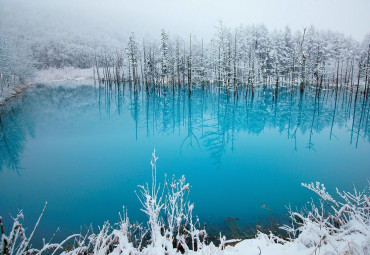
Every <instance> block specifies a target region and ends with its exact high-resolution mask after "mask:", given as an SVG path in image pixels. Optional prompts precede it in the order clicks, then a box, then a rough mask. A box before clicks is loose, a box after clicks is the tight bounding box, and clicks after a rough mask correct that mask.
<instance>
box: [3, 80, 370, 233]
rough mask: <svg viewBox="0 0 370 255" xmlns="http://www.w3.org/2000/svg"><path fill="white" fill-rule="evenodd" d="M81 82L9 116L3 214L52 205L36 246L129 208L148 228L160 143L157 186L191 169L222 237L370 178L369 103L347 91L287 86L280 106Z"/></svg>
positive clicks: (29, 100)
mask: <svg viewBox="0 0 370 255" xmlns="http://www.w3.org/2000/svg"><path fill="white" fill-rule="evenodd" d="M71 83H72V82H66V83H65V84H63V86H62V84H52V85H48V86H44V85H38V86H37V87H36V88H34V89H31V90H29V91H27V92H26V93H25V94H23V95H22V96H21V97H20V98H19V99H17V100H14V101H13V102H11V103H9V104H8V105H7V106H6V107H3V108H2V109H1V130H0V132H1V134H0V135H1V141H0V215H2V216H3V218H4V220H5V227H6V228H7V229H9V228H10V223H9V218H10V217H9V215H13V216H14V215H16V213H17V210H18V208H23V209H24V213H25V225H26V226H32V225H33V224H34V223H35V222H36V220H37V217H38V216H39V214H40V212H41V210H42V207H43V205H44V202H45V201H48V207H47V211H46V213H45V215H44V217H43V219H42V222H41V225H40V227H39V229H38V233H37V235H36V238H38V240H40V238H41V237H45V238H50V237H51V236H52V234H53V233H54V232H55V230H56V229H57V227H60V228H61V231H60V232H59V234H58V235H57V237H56V238H61V236H63V235H66V234H69V233H72V232H74V233H75V232H79V229H80V226H81V225H89V224H90V223H92V224H93V226H94V227H96V226H98V225H102V223H103V222H104V221H105V220H110V221H113V222H114V221H116V220H118V212H119V211H121V210H122V206H123V205H124V206H125V207H126V208H127V209H128V215H129V217H130V218H131V219H132V220H138V221H144V220H145V215H144V214H143V213H142V212H141V211H140V210H139V209H140V204H139V201H138V199H137V197H136V195H135V193H134V191H135V190H137V189H138V188H137V185H138V184H144V183H145V182H148V181H150V180H151V168H150V163H149V162H150V159H151V153H152V151H153V148H156V151H157V155H158V156H159V160H158V180H164V178H165V174H167V178H171V177H172V176H173V175H175V176H176V177H178V178H180V177H181V175H183V174H184V175H185V176H186V178H187V181H189V182H190V184H191V192H190V199H191V201H193V202H194V203H195V213H196V214H197V215H198V216H199V217H200V219H201V220H202V221H206V222H207V223H208V226H212V227H213V228H214V229H216V230H217V229H220V228H221V227H220V226H222V224H223V223H224V221H225V219H227V218H239V223H240V225H243V226H247V225H254V224H256V223H257V222H259V221H260V220H261V219H264V218H266V217H267V216H271V217H274V218H275V217H276V218H283V217H284V214H285V212H286V208H285V206H286V205H289V204H291V205H293V206H298V207H299V206H302V205H304V204H305V202H306V201H307V200H309V199H310V197H311V196H313V193H310V192H309V191H307V190H305V189H304V188H302V187H301V185H300V184H301V183H302V182H312V181H320V182H323V183H325V184H326V186H327V188H328V190H329V191H334V190H335V187H338V188H339V189H351V188H352V185H353V184H356V185H357V186H359V187H363V186H364V185H366V184H367V180H368V179H369V175H370V171H369V170H370V164H369V160H368V158H369V155H370V153H369V152H370V143H369V142H370V138H369V133H370V128H369V125H368V119H369V103H368V102H365V103H363V101H362V98H360V99H358V100H357V101H356V102H354V100H353V99H351V97H350V96H349V94H347V93H344V92H339V93H338V95H337V96H336V95H335V93H334V92H331V91H327V92H323V93H322V94H321V95H320V97H319V98H317V99H316V100H315V94H314V93H310V92H306V93H304V94H301V95H300V94H298V93H294V94H293V95H291V94H290V93H289V92H287V91H285V90H284V89H282V90H281V91H280V92H279V96H278V97H277V98H275V100H272V91H271V90H270V89H268V88H266V89H260V90H258V91H257V92H256V94H255V96H254V97H251V95H250V94H248V96H247V98H245V92H240V96H239V98H235V97H233V96H231V97H229V98H228V97H227V96H226V95H225V93H223V91H219V90H217V89H208V91H207V92H205V91H204V90H202V89H201V88H199V89H196V90H194V91H193V94H192V96H191V97H190V98H189V97H188V95H187V92H186V90H183V89H178V90H176V91H175V93H172V90H171V89H169V90H168V91H167V92H166V93H165V95H164V93H163V91H161V94H160V95H159V94H158V92H153V91H151V92H150V96H148V95H147V93H146V92H145V91H140V92H139V93H137V94H134V93H133V90H132V87H131V86H129V85H127V84H126V85H120V86H118V87H117V86H115V85H113V86H112V87H109V86H108V87H106V86H94V84H92V83H89V82H86V84H85V85H82V86H81V85H79V86H71V85H73V84H71ZM335 98H336V100H335ZM7 220H8V221H7Z"/></svg>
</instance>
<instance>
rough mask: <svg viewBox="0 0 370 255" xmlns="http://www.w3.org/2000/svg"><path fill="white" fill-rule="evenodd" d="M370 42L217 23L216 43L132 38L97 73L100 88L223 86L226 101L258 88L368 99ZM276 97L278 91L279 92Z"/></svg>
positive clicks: (101, 59) (101, 55) (98, 62)
mask: <svg viewBox="0 0 370 255" xmlns="http://www.w3.org/2000/svg"><path fill="white" fill-rule="evenodd" d="M369 55H370V35H369V36H367V37H366V38H365V40H364V41H363V42H362V43H359V42H357V41H355V40H353V39H351V38H349V37H345V36H344V35H343V34H341V33H336V32H331V31H318V30H316V29H315V28H314V27H309V28H307V29H304V30H303V31H297V32H295V33H292V32H291V30H290V29H289V28H288V27H286V29H285V30H284V31H269V30H268V29H267V28H266V27H265V26H263V25H259V26H246V27H243V26H242V27H239V28H237V29H234V30H232V29H230V28H228V27H226V26H224V25H223V24H222V23H219V24H218V26H217V27H216V33H215V36H214V37H213V38H212V40H211V41H210V42H209V43H207V44H205V43H204V42H203V39H202V40H195V39H194V37H193V36H192V35H191V34H190V35H189V38H186V39H183V38H180V37H174V38H171V37H170V36H169V35H168V33H166V31H165V30H162V31H161V34H160V40H159V41H147V40H143V42H140V43H139V42H138V41H137V39H136V38H135V35H134V33H132V34H131V36H130V37H129V39H128V42H127V43H126V46H125V47H124V48H122V50H115V51H103V52H95V55H94V61H93V68H94V75H96V76H95V77H96V78H97V79H98V80H99V81H105V82H106V81H114V82H127V81H128V82H133V84H134V86H135V87H136V86H137V85H139V84H140V85H143V84H145V86H146V87H147V86H148V84H157V85H171V86H172V87H175V86H187V87H188V91H189V95H190V94H191V89H192V85H193V84H198V85H201V84H218V85H220V86H221V87H223V88H225V89H226V93H227V94H228V93H229V92H233V93H237V92H238V87H239V86H245V85H246V86H248V87H249V88H250V91H251V93H252V94H254V88H255V86H258V85H272V86H274V87H276V89H277V88H278V87H279V86H291V87H293V86H299V87H300V91H301V92H303V91H304V88H305V86H307V85H310V86H315V87H316V89H317V90H318V91H320V90H321V89H322V88H323V87H325V86H335V87H338V86H347V87H350V88H351V89H352V91H356V93H357V91H358V90H359V89H360V90H361V91H364V92H365V94H368V84H369V65H370V61H369ZM276 91H277V90H276Z"/></svg>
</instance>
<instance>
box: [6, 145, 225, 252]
mask: <svg viewBox="0 0 370 255" xmlns="http://www.w3.org/2000/svg"><path fill="white" fill-rule="evenodd" d="M157 159H158V157H157V156H156V155H155V151H154V152H153V154H152V160H151V165H152V184H151V185H149V184H146V185H145V186H139V188H140V193H138V194H137V195H138V198H139V200H140V202H141V204H142V206H143V208H142V211H143V212H144V213H146V215H147V216H148V226H147V227H143V226H142V225H140V224H131V223H130V221H129V218H128V217H127V213H126V211H125V210H124V211H123V214H122V215H121V214H120V219H121V220H120V222H119V223H117V224H114V225H111V224H110V223H109V222H105V223H104V224H103V226H102V227H101V228H100V229H99V232H98V233H96V234H95V233H92V230H91V228H89V229H88V231H87V233H86V234H85V235H82V234H77V235H72V236H69V237H68V238H67V239H65V240H64V241H63V242H61V243H57V244H51V243H44V245H43V247H42V248H41V249H34V248H32V247H31V246H30V241H31V238H32V236H33V235H34V233H35V230H36V228H37V226H38V224H39V222H40V220H41V217H42V215H43V213H44V210H45V207H46V205H45V207H44V209H43V211H42V213H41V216H40V218H39V220H38V221H37V223H36V225H35V228H34V230H33V231H32V233H31V234H30V236H29V237H27V236H26V231H25V229H24V228H23V226H22V224H21V222H20V220H21V219H22V220H23V213H22V211H20V212H19V213H18V215H17V217H15V218H14V219H13V220H14V224H13V228H12V230H11V231H10V234H9V235H5V232H4V228H3V225H2V224H1V218H0V226H1V243H0V253H1V254H7V255H13V254H16V255H23V254H43V253H51V254H52V255H54V254H131V255H134V254H180V253H182V252H190V251H201V250H202V249H205V254H207V252H208V253H209V252H210V251H215V250H219V248H216V247H215V246H214V245H211V246H207V245H206V243H205V241H206V239H207V233H206V231H205V230H204V229H199V228H198V226H199V225H200V224H199V220H198V219H196V220H194V219H193V215H192V213H193V208H194V205H193V204H192V203H190V202H189V201H188V192H189V187H190V186H189V184H188V183H186V181H185V177H184V176H182V178H181V179H179V180H176V179H174V178H173V179H172V181H171V182H169V183H167V182H165V184H164V185H163V187H162V188H161V185H159V184H157V174H156V171H157V168H156V161H157ZM222 240H224V242H223V245H222V246H224V244H226V241H225V238H222ZM222 246H220V247H222ZM212 254H214V252H213V253H212Z"/></svg>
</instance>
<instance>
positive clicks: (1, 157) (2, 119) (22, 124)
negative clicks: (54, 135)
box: [0, 100, 34, 171]
mask: <svg viewBox="0 0 370 255" xmlns="http://www.w3.org/2000/svg"><path fill="white" fill-rule="evenodd" d="M21 104H22V100H19V101H15V102H10V103H9V104H7V105H6V106H3V107H2V108H1V109H0V171H2V170H3V168H8V169H13V170H16V171H18V170H19V169H20V166H19V162H20V158H21V156H22V152H23V148H24V144H25V143H26V140H27V136H31V137H32V136H33V133H34V131H33V127H32V120H31V119H29V118H28V116H27V113H26V112H25V111H24V109H23V108H22V107H21Z"/></svg>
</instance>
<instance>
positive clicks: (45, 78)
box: [32, 67, 94, 83]
mask: <svg viewBox="0 0 370 255" xmlns="http://www.w3.org/2000/svg"><path fill="white" fill-rule="evenodd" d="M91 79H94V76H93V70H92V68H88V69H80V68H74V67H63V68H49V69H42V70H38V71H36V73H35V75H34V78H33V79H32V82H33V83H47V82H55V81H66V80H75V81H79V80H91Z"/></svg>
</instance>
